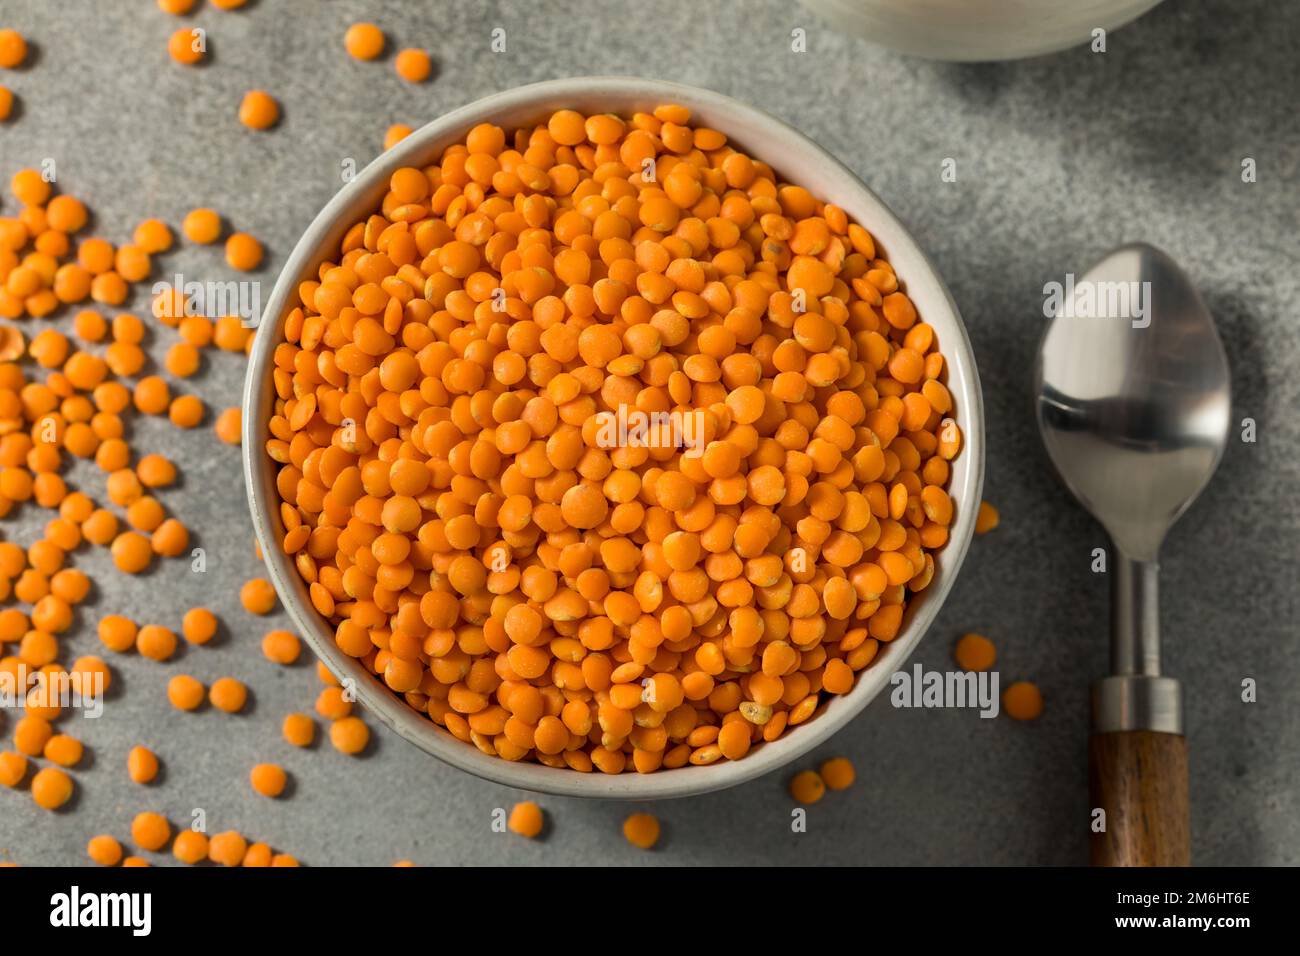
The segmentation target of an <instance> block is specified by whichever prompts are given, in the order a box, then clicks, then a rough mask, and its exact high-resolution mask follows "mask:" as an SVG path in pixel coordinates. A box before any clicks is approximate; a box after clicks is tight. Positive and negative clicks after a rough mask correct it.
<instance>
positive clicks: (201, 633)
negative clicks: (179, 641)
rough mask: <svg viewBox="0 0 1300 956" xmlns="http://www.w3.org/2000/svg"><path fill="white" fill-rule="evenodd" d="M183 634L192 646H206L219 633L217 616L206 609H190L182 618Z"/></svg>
mask: <svg viewBox="0 0 1300 956" xmlns="http://www.w3.org/2000/svg"><path fill="white" fill-rule="evenodd" d="M181 633H182V634H183V635H185V640H187V641H189V642H190V643H191V644H206V643H208V641H210V640H212V638H213V637H214V636H215V635H216V633H217V616H216V615H215V614H213V613H212V612H211V611H209V610H208V609H207V608H205V607H195V608H190V609H189V610H188V611H186V612H185V616H184V617H183V618H181Z"/></svg>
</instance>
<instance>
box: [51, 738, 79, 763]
mask: <svg viewBox="0 0 1300 956" xmlns="http://www.w3.org/2000/svg"><path fill="white" fill-rule="evenodd" d="M84 751H85V748H84V747H83V746H82V743H81V741H80V740H77V739H76V738H75V737H69V736H68V735H67V734H55V735H54V736H53V737H51V738H50V739H49V740H48V741H46V743H45V759H46V760H48V761H49V762H50V763H56V764H58V765H59V766H60V767H75V766H76V765H77V764H79V763H80V762H81V755H82V754H83V753H84Z"/></svg>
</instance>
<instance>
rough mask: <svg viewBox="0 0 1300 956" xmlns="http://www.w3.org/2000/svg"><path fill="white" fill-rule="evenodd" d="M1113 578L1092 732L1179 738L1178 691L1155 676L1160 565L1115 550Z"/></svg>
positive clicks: (1094, 688)
mask: <svg viewBox="0 0 1300 956" xmlns="http://www.w3.org/2000/svg"><path fill="white" fill-rule="evenodd" d="M1112 574H1113V578H1112V582H1113V588H1112V590H1113V594H1112V598H1111V646H1110V665H1111V675H1110V676H1109V677H1104V678H1102V679H1101V680H1099V681H1096V682H1095V683H1094V684H1093V685H1092V729H1093V731H1094V732H1095V733H1103V734H1104V733H1113V732H1115V731H1123V730H1152V731H1156V732H1159V733H1166V734H1181V733H1182V732H1183V695H1182V688H1181V687H1180V686H1179V684H1178V681H1176V680H1174V679H1173V678H1172V677H1162V676H1161V675H1160V603H1159V597H1158V595H1159V587H1158V576H1159V566H1158V565H1157V564H1156V562H1155V561H1135V560H1134V559H1132V558H1130V557H1128V556H1127V555H1125V554H1123V553H1122V552H1120V551H1118V549H1116V555H1115V567H1114V569H1113V571H1112Z"/></svg>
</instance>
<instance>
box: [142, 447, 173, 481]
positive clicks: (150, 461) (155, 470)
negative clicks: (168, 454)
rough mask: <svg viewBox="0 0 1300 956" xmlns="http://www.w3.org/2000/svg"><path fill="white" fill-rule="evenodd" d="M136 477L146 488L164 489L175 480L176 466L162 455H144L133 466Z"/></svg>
mask: <svg viewBox="0 0 1300 956" xmlns="http://www.w3.org/2000/svg"><path fill="white" fill-rule="evenodd" d="M135 473H136V477H138V478H139V479H140V484H142V485H144V486H145V487H146V488H166V487H167V486H168V485H170V484H171V483H172V482H174V481H175V480H176V466H175V465H173V464H172V463H171V462H170V461H168V460H167V459H166V458H165V457H163V456H162V455H157V454H154V455H145V456H144V457H143V458H141V459H140V460H139V461H138V462H137V463H136V466H135Z"/></svg>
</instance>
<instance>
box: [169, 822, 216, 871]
mask: <svg viewBox="0 0 1300 956" xmlns="http://www.w3.org/2000/svg"><path fill="white" fill-rule="evenodd" d="M172 856H174V857H176V859H177V860H179V861H180V862H181V863H185V864H187V865H189V866H193V865H194V864H196V863H201V862H203V861H204V860H206V859H207V858H208V835H207V834H206V833H200V832H199V831H198V830H182V831H181V832H180V833H178V834H176V839H175V840H173V841H172Z"/></svg>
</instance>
